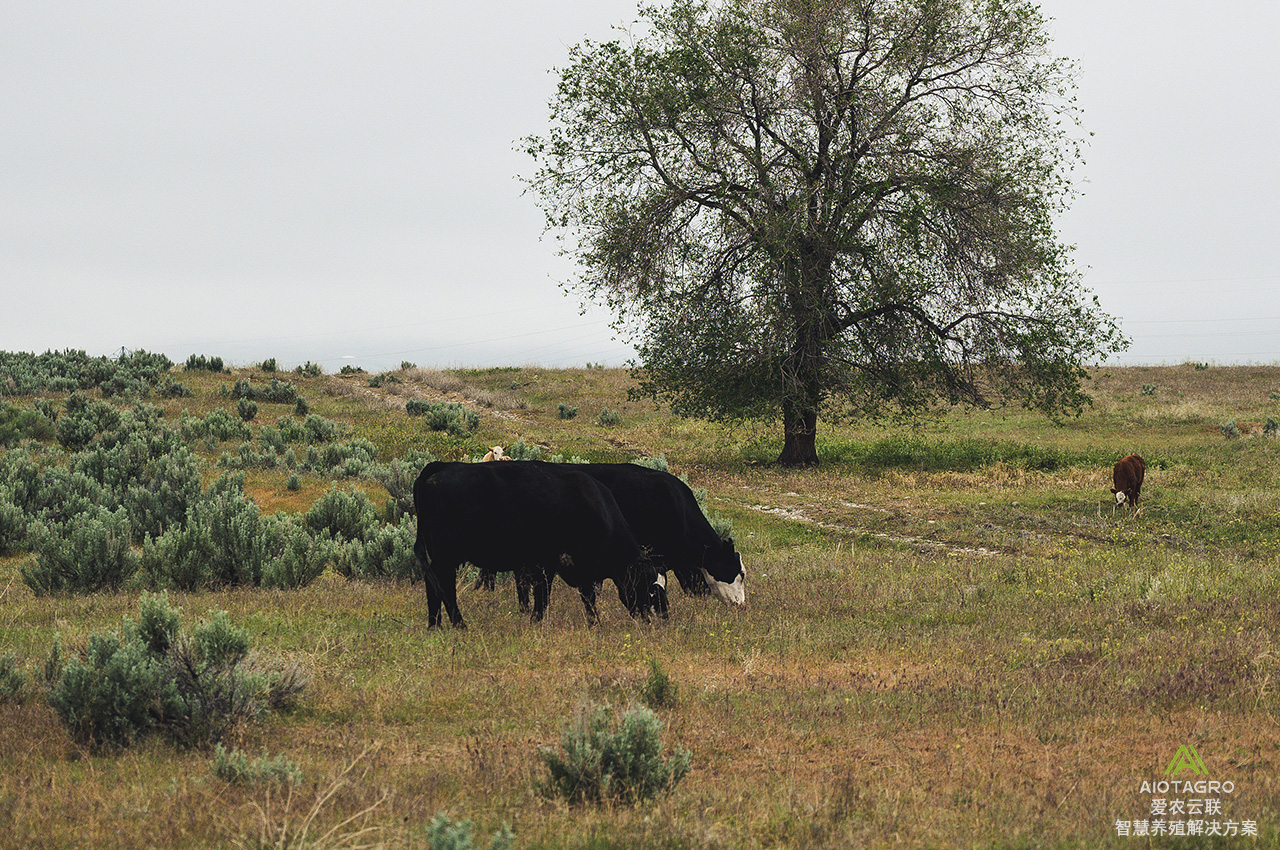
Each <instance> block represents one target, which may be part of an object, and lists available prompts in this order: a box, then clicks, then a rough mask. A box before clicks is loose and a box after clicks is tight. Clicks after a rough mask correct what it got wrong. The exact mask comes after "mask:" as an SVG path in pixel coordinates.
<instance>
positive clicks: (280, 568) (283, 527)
mask: <svg viewBox="0 0 1280 850" xmlns="http://www.w3.org/2000/svg"><path fill="white" fill-rule="evenodd" d="M272 522H274V523H275V529H274V536H275V541H276V543H275V551H274V552H273V557H272V558H271V559H270V560H269V561H267V563H266V564H265V565H263V568H262V586H263V587H269V588H278V589H281V590H294V589H297V588H299V587H306V586H307V585H309V584H311V582H313V581H315V580H316V579H317V578H319V577H320V574H321V573H323V572H324V570H325V567H326V566H328V564H329V562H330V561H332V560H333V559H334V558H335V557H336V554H337V548H338V547H337V545H336V544H335V543H333V541H332V540H330V539H328V538H324V537H316V536H314V535H312V534H311V533H310V531H309V530H308V529H307V527H306V526H305V524H303V523H301V522H295V521H294V520H292V519H274V520H272Z"/></svg>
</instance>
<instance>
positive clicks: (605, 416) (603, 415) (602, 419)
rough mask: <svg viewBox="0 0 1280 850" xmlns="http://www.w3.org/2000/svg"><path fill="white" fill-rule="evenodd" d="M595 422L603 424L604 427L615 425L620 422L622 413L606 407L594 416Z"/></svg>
mask: <svg viewBox="0 0 1280 850" xmlns="http://www.w3.org/2000/svg"><path fill="white" fill-rule="evenodd" d="M596 424H597V425H603V426H605V427H606V428H612V427H613V426H615V425H621V424H622V414H620V413H619V412H618V411H616V410H611V409H609V408H606V409H604V410H602V411H600V415H599V416H598V417H596Z"/></svg>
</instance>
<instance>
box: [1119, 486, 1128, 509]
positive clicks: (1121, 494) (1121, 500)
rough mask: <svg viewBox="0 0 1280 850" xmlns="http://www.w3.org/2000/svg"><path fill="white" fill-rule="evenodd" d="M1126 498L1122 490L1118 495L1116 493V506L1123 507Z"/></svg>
mask: <svg viewBox="0 0 1280 850" xmlns="http://www.w3.org/2000/svg"><path fill="white" fill-rule="evenodd" d="M1127 498H1128V497H1127V496H1126V495H1125V493H1124V491H1123V490H1121V491H1120V492H1119V493H1116V506H1117V507H1119V506H1120V505H1123V504H1124V503H1125V499H1127Z"/></svg>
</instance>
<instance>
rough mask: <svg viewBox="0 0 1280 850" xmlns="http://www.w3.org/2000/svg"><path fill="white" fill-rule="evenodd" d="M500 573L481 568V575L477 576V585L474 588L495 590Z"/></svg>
mask: <svg viewBox="0 0 1280 850" xmlns="http://www.w3.org/2000/svg"><path fill="white" fill-rule="evenodd" d="M497 578H498V574H497V573H495V572H494V571H493V570H485V569H481V570H480V575H478V576H476V583H475V586H474V587H472V588H471V589H472V590H493V589H494V588H495V587H496V586H497V584H496V582H497Z"/></svg>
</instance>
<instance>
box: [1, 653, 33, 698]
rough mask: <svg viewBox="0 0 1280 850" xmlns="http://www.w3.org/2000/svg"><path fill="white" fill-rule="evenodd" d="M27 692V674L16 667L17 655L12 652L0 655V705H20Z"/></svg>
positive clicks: (28, 691) (28, 690)
mask: <svg viewBox="0 0 1280 850" xmlns="http://www.w3.org/2000/svg"><path fill="white" fill-rule="evenodd" d="M29 694H30V689H29V688H28V687H27V676H26V674H25V673H23V672H22V670H21V669H20V668H19V667H18V657H17V655H15V654H14V653H13V652H6V653H5V654H4V655H0V705H4V704H6V703H10V704H17V705H21V704H22V703H24V702H26V701H27V697H28V695H29Z"/></svg>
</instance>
